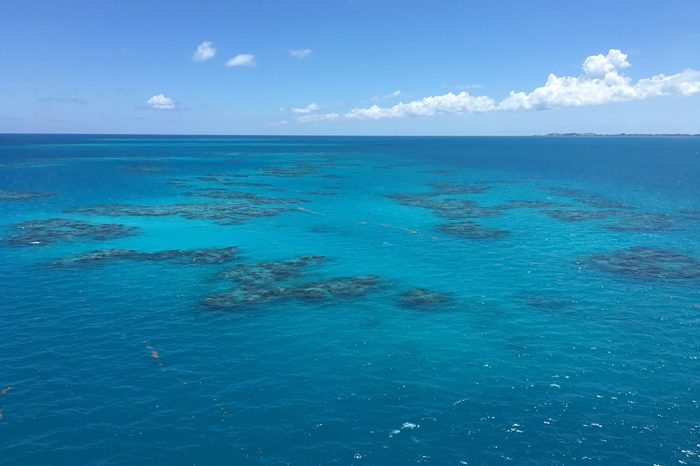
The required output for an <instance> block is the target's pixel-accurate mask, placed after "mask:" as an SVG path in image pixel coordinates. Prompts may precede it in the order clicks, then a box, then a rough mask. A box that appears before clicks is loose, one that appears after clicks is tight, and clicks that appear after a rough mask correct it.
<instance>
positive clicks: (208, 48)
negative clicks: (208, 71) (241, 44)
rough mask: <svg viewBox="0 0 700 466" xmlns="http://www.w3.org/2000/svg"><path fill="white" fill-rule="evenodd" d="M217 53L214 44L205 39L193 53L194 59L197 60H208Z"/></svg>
mask: <svg viewBox="0 0 700 466" xmlns="http://www.w3.org/2000/svg"><path fill="white" fill-rule="evenodd" d="M215 55H216V49H215V48H214V45H213V44H212V43H211V42H209V41H208V40H205V41H204V42H202V43H201V44H199V47H197V50H195V51H194V53H193V54H192V60H193V61H196V62H201V61H207V60H211V59H212V58H214V56H215Z"/></svg>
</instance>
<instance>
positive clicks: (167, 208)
mask: <svg viewBox="0 0 700 466" xmlns="http://www.w3.org/2000/svg"><path fill="white" fill-rule="evenodd" d="M68 212H77V213H81V214H90V215H104V216H115V217H121V216H136V217H164V216H180V217H183V218H187V219H204V220H212V221H214V222H216V223H219V224H222V225H233V224H238V223H243V222H246V221H248V220H251V219H254V218H261V217H274V216H276V215H279V214H281V213H283V212H289V209H286V208H278V207H260V206H256V205H253V204H251V203H249V202H202V203H181V204H165V205H151V206H149V205H128V204H108V205H97V206H91V207H77V208H73V209H69V210H68Z"/></svg>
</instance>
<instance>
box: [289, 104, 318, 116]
mask: <svg viewBox="0 0 700 466" xmlns="http://www.w3.org/2000/svg"><path fill="white" fill-rule="evenodd" d="M320 109H321V107H320V106H319V105H318V104H316V103H314V102H311V103H310V104H309V105H307V106H306V107H294V108H292V112H293V113H296V114H300V115H304V114H307V113H313V112H316V111H318V110H320Z"/></svg>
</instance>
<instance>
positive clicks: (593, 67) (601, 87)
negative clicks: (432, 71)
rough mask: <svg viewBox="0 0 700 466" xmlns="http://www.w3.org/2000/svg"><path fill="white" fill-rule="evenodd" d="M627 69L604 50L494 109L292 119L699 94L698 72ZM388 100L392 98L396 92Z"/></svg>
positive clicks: (424, 104)
mask: <svg viewBox="0 0 700 466" xmlns="http://www.w3.org/2000/svg"><path fill="white" fill-rule="evenodd" d="M629 67H630V63H629V62H628V61H627V55H626V54H624V53H622V52H621V51H620V50H617V49H610V50H609V51H608V53H607V54H606V55H603V54H598V55H592V56H590V57H587V58H586V59H585V60H584V62H583V65H582V67H581V68H582V70H583V74H582V75H580V76H562V77H559V76H557V75H555V74H553V73H552V74H550V75H549V77H548V78H547V81H546V82H545V84H544V85H543V86H541V87H538V88H536V89H534V90H532V91H531V92H524V91H519V92H516V91H511V92H510V95H509V96H508V97H506V98H505V99H503V100H502V101H500V102H498V103H497V102H496V101H495V100H494V99H492V98H491V97H489V96H486V95H480V96H474V95H471V94H469V93H468V92H467V91H463V92H460V93H458V94H454V93H452V92H449V93H447V94H443V95H437V96H430V97H424V98H422V99H419V100H414V101H411V102H408V103H403V102H401V103H398V104H396V105H393V106H390V107H380V106H379V105H376V104H375V105H372V106H370V107H364V108H354V109H352V110H350V111H349V112H346V113H343V114H338V113H327V114H316V115H302V116H300V117H298V118H297V119H298V120H300V121H320V120H326V121H328V120H330V121H333V120H341V119H345V120H379V119H384V118H404V117H412V116H432V115H439V114H461V113H481V112H490V111H499V110H544V109H552V108H567V107H581V106H586V105H601V104H606V103H611V102H622V101H628V100H642V99H648V98H651V97H657V96H670V95H675V96H689V95H693V94H697V93H700V71H696V70H692V69H688V70H685V71H682V72H680V73H676V74H672V75H665V74H657V75H655V76H652V77H650V78H642V79H639V80H638V81H633V80H632V79H631V78H630V77H628V76H625V75H624V74H623V70H624V69H626V68H629ZM392 94H396V95H397V96H398V95H399V91H396V93H392ZM392 94H388V96H392ZM380 97H383V96H380ZM373 100H375V99H374V98H373ZM376 100H381V98H377V99H376Z"/></svg>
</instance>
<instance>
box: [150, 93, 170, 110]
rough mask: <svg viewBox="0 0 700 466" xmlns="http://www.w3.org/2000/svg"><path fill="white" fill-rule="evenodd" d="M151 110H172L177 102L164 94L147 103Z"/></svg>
mask: <svg viewBox="0 0 700 466" xmlns="http://www.w3.org/2000/svg"><path fill="white" fill-rule="evenodd" d="M146 103H147V104H148V105H150V106H151V108H157V109H159V110H172V109H174V108H175V100H173V99H171V98H170V97H166V96H164V95H163V94H158V95H154V96H153V97H151V98H150V99H148V100H147V101H146Z"/></svg>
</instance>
